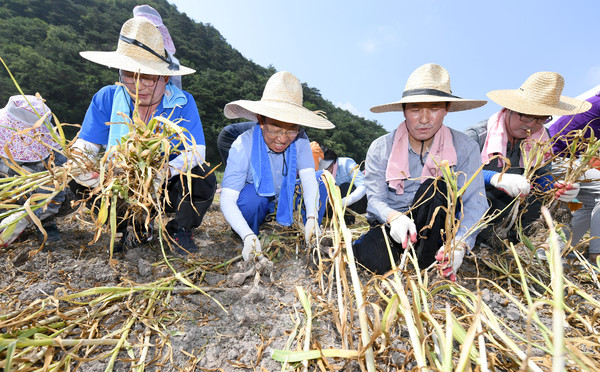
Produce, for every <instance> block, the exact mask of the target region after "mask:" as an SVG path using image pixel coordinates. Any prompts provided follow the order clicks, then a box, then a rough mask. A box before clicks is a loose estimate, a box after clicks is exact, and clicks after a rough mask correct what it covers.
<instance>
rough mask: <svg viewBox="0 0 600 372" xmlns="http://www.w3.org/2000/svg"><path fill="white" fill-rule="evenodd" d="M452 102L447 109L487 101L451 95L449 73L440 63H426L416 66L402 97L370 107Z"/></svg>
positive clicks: (376, 109)
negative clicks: (398, 99) (395, 100)
mask: <svg viewBox="0 0 600 372" xmlns="http://www.w3.org/2000/svg"><path fill="white" fill-rule="evenodd" d="M421 102H452V103H451V104H450V107H449V108H448V111H450V112H452V111H465V110H471V109H474V108H478V107H481V106H483V105H485V104H486V103H487V101H480V100H473V99H465V98H460V97H457V96H455V95H452V90H451V89H450V74H448V71H446V69H445V68H443V67H442V66H440V65H436V64H435V63H428V64H425V65H423V66H421V67H419V68H417V69H416V70H415V71H414V72H413V73H412V74H410V76H409V77H408V81H407V82H406V86H405V87H404V92H403V93H402V99H401V100H400V101H397V102H392V103H386V104H385V105H378V106H373V107H371V111H372V112H389V111H402V110H403V108H402V104H404V103H421Z"/></svg>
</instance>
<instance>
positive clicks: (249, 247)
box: [242, 234, 262, 261]
mask: <svg viewBox="0 0 600 372" xmlns="http://www.w3.org/2000/svg"><path fill="white" fill-rule="evenodd" d="M261 252H262V247H261V245H260V240H258V236H256V235H254V234H248V235H246V237H244V248H243V249H242V258H243V259H244V261H248V260H250V259H252V258H254V256H259V255H260V253H261Z"/></svg>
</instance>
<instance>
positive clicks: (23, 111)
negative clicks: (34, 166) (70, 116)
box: [0, 96, 59, 163]
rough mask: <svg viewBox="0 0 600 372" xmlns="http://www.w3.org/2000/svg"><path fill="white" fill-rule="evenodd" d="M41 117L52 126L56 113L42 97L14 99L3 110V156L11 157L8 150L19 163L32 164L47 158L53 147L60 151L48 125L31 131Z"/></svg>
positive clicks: (0, 145)
mask: <svg viewBox="0 0 600 372" xmlns="http://www.w3.org/2000/svg"><path fill="white" fill-rule="evenodd" d="M41 117H44V118H45V120H44V121H45V123H47V124H50V125H51V118H52V114H51V112H50V109H49V108H48V106H46V105H45V104H44V101H43V100H42V99H41V98H38V97H36V96H12V97H10V98H9V100H8V103H7V104H6V106H5V107H4V108H2V109H0V156H2V157H3V158H8V154H7V153H6V148H8V151H9V152H10V154H11V156H12V157H13V159H14V160H15V161H18V162H26V163H31V162H37V161H41V160H44V159H46V158H47V157H48V155H50V152H51V148H58V147H59V146H58V144H57V143H56V142H55V141H54V140H53V139H52V136H51V135H50V130H49V129H48V127H47V126H46V125H45V124H42V125H40V126H38V127H37V128H35V129H32V130H29V131H27V130H28V129H30V128H32V127H33V126H34V125H35V124H36V123H37V122H38V121H39V120H40V118H41Z"/></svg>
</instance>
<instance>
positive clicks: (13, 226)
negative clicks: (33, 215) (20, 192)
mask: <svg viewBox="0 0 600 372" xmlns="http://www.w3.org/2000/svg"><path fill="white" fill-rule="evenodd" d="M21 217H22V218H21ZM19 218H21V219H20V220H19V221H18V222H16V223H15V222H14V221H16V220H18V219H19ZM32 224H33V222H31V221H30V220H29V218H28V217H27V212H25V211H22V212H17V213H13V214H11V215H10V216H8V217H5V218H4V219H3V220H2V221H0V230H1V231H2V233H0V244H2V245H3V246H5V247H7V246H9V245H10V244H11V243H12V242H14V241H15V240H16V239H17V238H18V237H19V235H21V233H22V232H23V230H25V229H26V228H27V227H28V226H30V225H32Z"/></svg>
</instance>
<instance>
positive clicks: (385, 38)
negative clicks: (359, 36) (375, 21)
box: [358, 24, 403, 54]
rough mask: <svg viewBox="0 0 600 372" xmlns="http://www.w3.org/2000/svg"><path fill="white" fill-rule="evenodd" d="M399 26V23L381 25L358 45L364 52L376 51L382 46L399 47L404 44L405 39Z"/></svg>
mask: <svg viewBox="0 0 600 372" xmlns="http://www.w3.org/2000/svg"><path fill="white" fill-rule="evenodd" d="M399 28H400V25H398V24H393V25H384V26H381V25H380V26H378V27H377V28H376V29H375V30H374V31H373V32H370V33H369V35H367V36H366V37H365V40H364V41H361V42H359V44H358V45H359V47H360V49H361V50H362V51H363V52H365V53H368V54H372V53H375V52H377V51H379V50H381V49H382V48H388V47H398V46H400V45H401V44H403V40H402V38H401V37H400V35H399V34H398V32H397V30H398V29H399Z"/></svg>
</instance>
